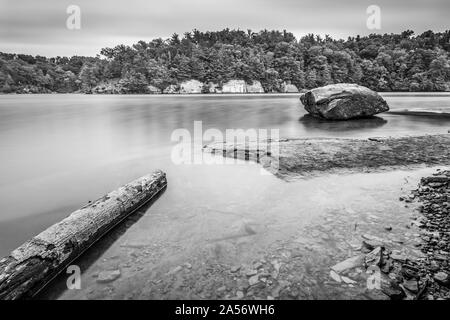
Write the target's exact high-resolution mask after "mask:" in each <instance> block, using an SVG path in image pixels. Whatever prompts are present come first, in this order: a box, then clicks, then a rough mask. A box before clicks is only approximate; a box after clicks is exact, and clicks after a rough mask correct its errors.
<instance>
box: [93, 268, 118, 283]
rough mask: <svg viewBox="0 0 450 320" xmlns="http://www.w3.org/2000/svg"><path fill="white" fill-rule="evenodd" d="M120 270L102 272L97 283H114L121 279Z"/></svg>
mask: <svg viewBox="0 0 450 320" xmlns="http://www.w3.org/2000/svg"><path fill="white" fill-rule="evenodd" d="M120 274H121V273H120V270H118V269H117V270H109V271H102V272H100V273H99V274H98V277H97V282H99V283H108V282H112V281H114V280H116V279H118V278H119V277H120Z"/></svg>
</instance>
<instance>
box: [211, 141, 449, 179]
mask: <svg viewBox="0 0 450 320" xmlns="http://www.w3.org/2000/svg"><path fill="white" fill-rule="evenodd" d="M204 152H209V153H213V154H218V155H223V156H225V157H229V158H237V159H241V160H251V161H255V162H257V163H260V164H261V165H262V166H263V167H264V168H265V169H266V170H268V171H270V172H272V173H273V174H274V175H276V176H277V177H279V178H282V179H285V180H289V179H292V178H300V177H304V176H317V175H320V174H323V173H324V172H335V173H338V172H339V173H342V172H371V171H377V170H389V169H392V170H393V169H397V168H402V167H403V168H405V167H408V166H419V165H420V166H423V165H427V166H431V165H448V164H450V134H440V135H424V136H406V137H374V138H369V139H335V138H316V139H280V140H269V141H255V142H250V143H247V144H240V143H231V142H230V143H227V142H216V143H212V144H209V145H207V146H205V148H204Z"/></svg>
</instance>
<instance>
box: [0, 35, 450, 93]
mask: <svg viewBox="0 0 450 320" xmlns="http://www.w3.org/2000/svg"><path fill="white" fill-rule="evenodd" d="M449 51H450V30H447V31H445V32H433V31H426V32H424V33H422V34H420V35H417V36H416V35H414V32H413V31H411V30H407V31H404V32H402V33H401V34H383V35H381V34H372V35H369V36H364V37H360V36H356V37H349V38H348V39H347V40H342V39H339V40H336V39H333V38H331V37H329V36H325V37H321V36H318V35H313V34H308V35H306V36H304V37H302V38H300V39H299V40H297V39H296V38H295V36H294V35H293V34H292V33H290V32H287V31H282V32H280V31H269V30H263V31H260V32H252V31H251V30H248V31H242V30H230V29H225V30H222V31H217V32H201V31H198V30H194V31H192V32H187V33H185V34H184V35H183V36H182V37H181V36H179V35H178V34H174V35H173V36H172V37H170V38H169V39H165V40H164V39H161V38H159V39H154V40H152V41H150V42H145V41H139V42H138V43H136V44H134V45H132V46H125V45H118V46H116V47H114V48H103V49H102V50H101V51H100V54H99V55H97V56H96V57H82V56H73V57H59V56H58V57H53V58H46V57H43V56H31V55H26V54H11V53H0V92H2V93H14V92H16V93H24V92H32V93H41V92H58V93H69V92H91V90H92V89H93V88H94V87H95V86H97V85H99V84H105V83H115V84H116V85H119V86H120V87H121V88H122V90H123V92H125V93H145V92H148V86H153V87H156V88H158V89H159V90H164V89H165V88H167V87H168V86H169V85H175V86H177V85H179V84H180V83H182V82H183V81H186V80H190V79H195V80H199V81H201V82H203V83H205V84H207V83H215V84H217V85H219V86H221V85H222V84H224V83H226V82H227V81H229V80H231V79H241V80H245V81H247V82H249V83H250V82H252V81H253V80H258V81H260V82H261V84H262V86H263V88H264V90H265V92H280V91H281V90H282V87H283V84H286V83H289V84H293V85H295V86H297V88H299V89H304V88H306V89H310V88H314V87H319V86H323V85H327V84H332V83H342V82H350V83H358V84H361V85H364V86H366V87H369V88H371V89H373V90H377V91H450V58H449Z"/></svg>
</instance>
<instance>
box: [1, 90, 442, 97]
mask: <svg viewBox="0 0 450 320" xmlns="http://www.w3.org/2000/svg"><path fill="white" fill-rule="evenodd" d="M378 93H379V94H381V95H382V96H385V97H389V96H402V95H404V96H417V97H420V96H424V97H426V96H430V95H440V96H450V91H421V92H408V91H378ZM75 94H76V95H83V96H193V97H194V96H266V95H271V96H300V95H301V94H302V93H300V92H294V93H292V92H264V93H262V92H259V93H253V92H248V93H84V92H39V93H32V92H29V93H17V92H11V93H3V92H1V93H0V96H32V95H75Z"/></svg>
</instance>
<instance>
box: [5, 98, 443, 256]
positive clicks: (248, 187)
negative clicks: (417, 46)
mask: <svg viewBox="0 0 450 320" xmlns="http://www.w3.org/2000/svg"><path fill="white" fill-rule="evenodd" d="M385 97H386V100H387V101H388V103H389V104H390V106H391V109H392V110H397V109H398V110H400V109H405V108H407V109H413V108H420V109H424V108H426V109H431V110H433V109H439V110H442V109H444V110H450V95H448V94H438V95H432V94H425V95H418V96H413V95H405V94H399V95H396V94H387V95H385ZM194 121H202V125H203V131H205V130H206V129H208V128H217V129H219V130H221V131H223V132H224V131H225V129H231V128H242V129H249V128H258V129H259V128H272V129H279V130H280V136H281V137H289V138H302V137H330V136H331V137H368V136H386V135H405V134H426V133H446V132H447V130H448V129H450V121H449V119H448V118H440V117H417V116H406V115H393V114H382V115H380V116H378V117H376V118H374V119H370V120H362V121H347V122H331V123H330V122H324V121H317V120H315V119H311V118H310V117H308V116H305V111H304V110H303V108H302V107H301V103H300V102H299V100H298V95H236V96H231V95H230V96H229V95H226V96H205V95H203V96H140V95H137V96H92V95H14V96H10V95H8V96H0V162H1V164H2V166H1V167H0V177H1V179H0V208H1V209H2V210H1V212H0V256H3V255H6V254H7V253H8V252H9V251H11V250H12V249H14V248H15V247H17V246H18V245H20V244H21V243H22V242H24V241H25V240H27V239H29V238H30V237H32V236H33V235H35V234H37V233H39V232H40V231H42V230H44V229H45V228H46V227H48V226H49V225H51V224H53V223H55V222H57V221H59V220H61V218H63V217H65V216H67V215H68V214H69V213H70V212H72V211H73V210H76V209H77V208H79V207H81V206H82V205H84V204H86V203H87V202H88V201H89V200H94V199H96V198H98V197H100V196H102V195H103V194H105V193H106V192H108V191H110V190H113V189H115V188H117V187H118V186H120V185H122V184H124V183H126V182H129V181H131V180H132V179H134V178H137V177H139V176H142V175H144V174H146V173H149V172H151V171H153V170H154V169H162V170H164V171H165V172H167V175H168V181H169V186H168V188H167V190H166V191H165V192H164V194H162V195H161V197H160V198H159V199H158V201H157V202H156V203H155V204H154V205H153V206H152V207H151V208H150V210H149V211H148V212H147V213H146V214H145V215H144V216H143V218H142V219H141V220H139V221H137V222H136V223H135V224H134V225H133V227H131V228H129V229H128V231H127V232H126V233H125V235H123V236H124V237H125V238H124V239H126V235H127V234H132V235H133V236H132V240H133V241H138V242H139V241H141V240H142V241H146V243H147V242H148V243H152V244H155V243H160V242H161V243H165V246H166V249H164V250H165V251H164V252H162V253H161V254H163V255H164V256H165V257H166V258H167V259H169V260H170V259H171V258H170V257H172V255H171V253H173V252H175V251H176V250H175V249H174V250H175V251H171V250H169V249H168V248H171V247H173V248H178V249H177V250H179V248H180V246H181V251H186V252H191V251H194V252H195V251H197V249H198V248H199V247H198V244H199V243H201V244H205V245H206V244H208V245H209V244H211V243H217V242H220V241H224V240H225V241H228V240H229V241H234V239H241V238H245V237H240V236H239V234H240V233H239V232H241V231H240V230H241V229H240V228H242V226H243V225H246V224H247V222H248V221H250V222H248V223H251V224H252V228H255V230H256V234H265V233H264V232H265V230H266V229H267V228H269V229H270V230H271V236H270V237H268V238H264V237H257V238H256V239H257V240H256V241H257V243H258V246H259V247H261V246H263V244H264V243H265V242H264V241H267V243H272V242H273V241H275V240H276V239H277V236H276V235H277V234H278V235H279V236H280V238H282V237H281V235H283V234H284V233H285V231H286V229H289V228H290V221H291V219H292V220H293V221H297V222H298V221H302V223H305V224H306V223H307V222H308V221H309V220H311V219H314V218H316V216H317V215H318V213H317V212H318V211H317V210H318V209H317V208H316V206H317V204H318V203H321V201H322V200H323V196H322V197H320V196H319V195H320V193H321V192H323V190H322V189H320V188H315V187H311V184H305V183H299V184H294V185H289V186H286V183H285V182H282V181H280V180H278V179H277V178H275V177H273V176H270V175H261V171H260V169H259V167H258V166H257V165H255V164H249V163H245V164H241V165H176V164H174V163H173V162H172V161H171V152H172V150H173V146H174V145H175V144H176V142H174V141H171V134H172V132H173V131H174V130H175V129H179V128H186V129H188V130H189V131H190V132H193V127H194ZM196 143H197V144H199V145H201V144H204V143H205V141H198V140H197V141H196ZM336 179H337V178H336ZM347 181H350V180H347ZM321 183H329V180H326V181H322V182H321ZM313 185H314V184H313ZM350 185H351V183H350ZM313 190H317V192H316V193H315V192H313ZM357 190H359V189H352V188H349V189H348V192H350V193H351V192H356V193H357V194H360V193H361V192H360V191H357ZM358 192H359V193H358ZM367 192H370V190H369V191H367ZM315 197H318V198H315ZM316 200H317V201H316ZM299 201H300V203H301V204H302V212H301V213H299V212H297V210H296V208H298V207H299V203H298V202H299ZM329 206H331V207H333V206H334V204H333V203H329ZM246 219H247V220H248V221H247V220H246ZM246 221H247V222H246ZM263 221H264V223H263ZM219 227H220V228H219ZM286 234H289V233H286ZM227 237H231V238H227ZM234 237H236V238H234ZM227 239H228V240H227ZM230 239H231V240H230ZM264 239H266V240H264ZM123 241H125V240H123V239H120V241H118V242H117V243H122V244H123ZM130 241H131V240H130ZM118 246H119V245H118V244H116V247H114V245H112V247H111V249H109V250H113V251H114V250H115V251H117V250H118V248H119V247H118ZM114 248H115V249H114ZM247 250H248V248H247V249H245V250H243V251H242V252H238V253H239V254H235V255H234V256H235V257H241V258H242V259H245V257H246V254H247V253H249V251H247ZM108 252H110V251H106V253H105V254H108ZM102 254H103V252H102ZM175 256H176V255H174V257H175ZM241 258H240V259H241ZM172 259H174V260H176V259H175V258H172Z"/></svg>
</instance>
